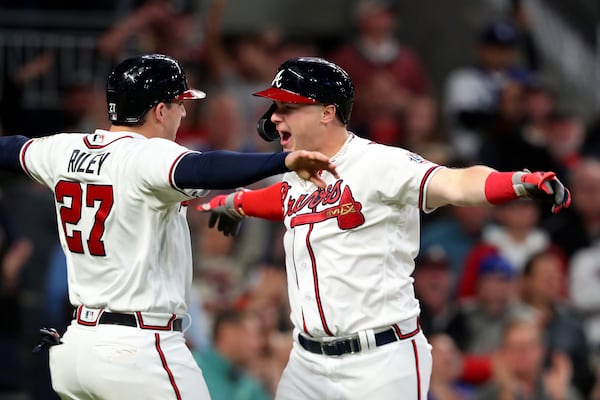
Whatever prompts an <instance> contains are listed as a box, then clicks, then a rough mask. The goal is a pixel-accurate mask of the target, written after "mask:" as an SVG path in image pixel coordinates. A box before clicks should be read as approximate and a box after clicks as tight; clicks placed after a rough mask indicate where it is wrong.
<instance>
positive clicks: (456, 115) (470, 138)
mask: <svg viewBox="0 0 600 400" xmlns="http://www.w3.org/2000/svg"><path fill="white" fill-rule="evenodd" d="M518 40H519V32H518V31H517V29H516V28H515V26H514V25H513V24H512V23H510V22H506V21H498V22H493V23H490V24H488V25H486V26H485V27H484V28H483V29H482V30H481V31H480V33H479V37H478V43H477V63H476V65H474V66H472V67H465V68H460V69H457V70H455V71H453V72H452V73H451V74H450V76H449V78H448V80H447V82H446V87H445V100H444V109H445V115H446V120H447V123H448V126H449V134H450V140H451V143H452V145H453V147H454V149H455V150H456V152H457V153H458V156H459V157H460V158H462V159H465V160H476V159H477V157H478V156H479V151H480V148H481V144H482V141H483V138H484V134H485V132H487V131H488V130H489V129H490V128H491V126H492V123H493V122H494V121H495V119H496V118H497V115H498V112H499V109H500V108H499V107H500V105H501V94H502V92H503V90H504V89H505V88H506V85H507V83H509V82H511V81H514V82H517V83H520V84H524V83H526V82H527V81H528V80H529V78H530V77H529V72H528V71H527V70H526V69H525V68H522V67H520V66H519V65H517V54H518V53H517V44H518ZM511 94H512V93H511Z"/></svg>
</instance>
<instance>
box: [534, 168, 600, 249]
mask: <svg viewBox="0 0 600 400" xmlns="http://www.w3.org/2000/svg"><path fill="white" fill-rule="evenodd" d="M568 187H569V188H570V190H571V193H572V196H573V205H572V206H571V207H570V208H569V209H567V210H565V211H566V212H565V213H562V214H561V215H556V216H552V217H551V218H548V219H547V220H545V221H544V222H543V225H542V226H543V228H544V229H545V230H547V231H548V232H549V233H550V237H551V239H552V242H553V243H556V244H558V245H560V247H561V248H562V249H563V250H564V251H565V253H566V255H567V256H568V257H571V256H572V255H573V253H575V251H577V250H578V249H581V248H584V247H588V246H590V245H591V244H592V243H593V242H594V241H596V240H597V239H599V238H600V160H599V159H596V158H589V157H587V158H583V159H581V160H580V162H579V163H578V164H577V165H576V166H575V167H574V168H573V170H572V171H571V172H570V174H569V179H568Z"/></svg>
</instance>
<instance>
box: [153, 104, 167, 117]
mask: <svg viewBox="0 0 600 400" xmlns="http://www.w3.org/2000/svg"><path fill="white" fill-rule="evenodd" d="M166 107H167V105H166V104H165V103H162V102H161V103H158V104H157V105H156V106H155V107H154V116H155V117H156V119H157V120H158V121H161V122H162V121H163V119H164V114H165V108H166Z"/></svg>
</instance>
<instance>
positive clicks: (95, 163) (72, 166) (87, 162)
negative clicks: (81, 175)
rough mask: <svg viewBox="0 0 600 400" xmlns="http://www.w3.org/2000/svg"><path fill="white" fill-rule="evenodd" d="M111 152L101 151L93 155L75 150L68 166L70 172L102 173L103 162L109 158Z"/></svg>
mask: <svg viewBox="0 0 600 400" xmlns="http://www.w3.org/2000/svg"><path fill="white" fill-rule="evenodd" d="M109 155H110V153H100V154H96V155H92V154H90V153H86V152H85V151H81V150H77V149H76V150H73V153H71V159H70V160H69V165H68V167H67V171H68V172H85V173H87V174H97V175H100V169H102V164H104V161H106V159H107V158H108V156H109Z"/></svg>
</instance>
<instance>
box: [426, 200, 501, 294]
mask: <svg viewBox="0 0 600 400" xmlns="http://www.w3.org/2000/svg"><path fill="white" fill-rule="evenodd" d="M489 217H490V208H489V207H454V206H449V207H448V214H447V215H446V216H444V217H441V218H440V219H438V220H434V221H432V222H430V223H427V224H424V226H423V228H422V230H421V248H423V249H425V248H428V247H430V246H432V245H434V244H437V245H439V246H441V247H442V248H443V249H444V251H445V252H446V254H447V256H448V258H449V260H450V266H451V273H452V284H453V288H454V287H455V286H456V284H457V282H458V280H459V279H460V277H461V276H462V271H463V266H464V265H465V260H466V257H467V255H468V254H469V252H470V251H471V250H472V249H473V247H474V246H475V245H476V244H478V243H479V242H480V241H481V233H482V230H483V227H484V226H485V224H486V223H487V222H488V220H489ZM453 291H454V289H453Z"/></svg>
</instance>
